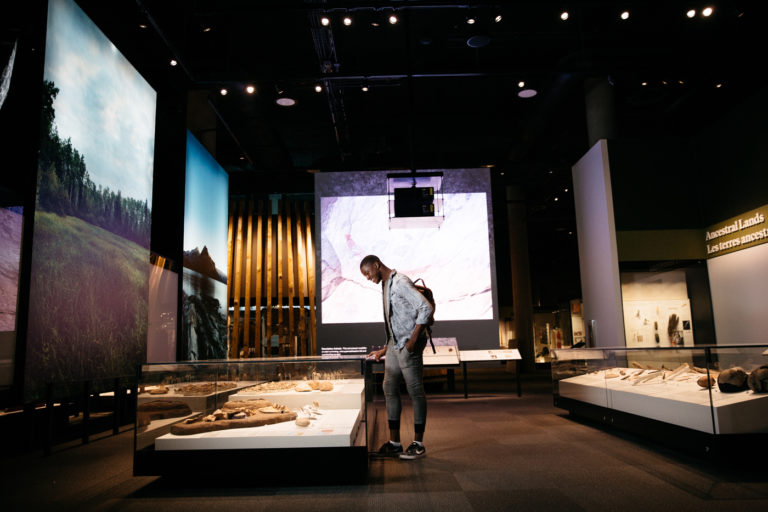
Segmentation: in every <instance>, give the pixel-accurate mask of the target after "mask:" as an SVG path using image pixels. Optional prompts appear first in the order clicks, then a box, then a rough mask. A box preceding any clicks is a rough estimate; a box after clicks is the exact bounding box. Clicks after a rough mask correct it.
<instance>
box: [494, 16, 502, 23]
mask: <svg viewBox="0 0 768 512" xmlns="http://www.w3.org/2000/svg"><path fill="white" fill-rule="evenodd" d="M493 21H495V22H496V23H500V22H501V14H497V15H496V17H495V18H493Z"/></svg>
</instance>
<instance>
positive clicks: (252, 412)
mask: <svg viewBox="0 0 768 512" xmlns="http://www.w3.org/2000/svg"><path fill="white" fill-rule="evenodd" d="M296 417H297V414H296V413H295V412H291V411H290V410H289V409H288V408H287V407H286V406H284V405H279V404H273V403H271V402H270V401H269V400H262V399H257V400H238V401H232V402H226V403H225V404H224V405H223V406H222V407H221V409H217V410H216V411H214V413H213V414H209V415H208V416H205V417H200V416H198V417H197V418H190V419H188V420H187V421H185V422H183V423H179V424H176V425H172V426H171V434H175V435H179V436H186V435H190V434H201V433H203V432H213V431H215V430H227V429H230V428H247V427H260V426H262V425H270V424H273V423H282V422H284V421H292V420H295V419H296Z"/></svg>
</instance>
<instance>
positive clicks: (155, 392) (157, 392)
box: [147, 384, 168, 395]
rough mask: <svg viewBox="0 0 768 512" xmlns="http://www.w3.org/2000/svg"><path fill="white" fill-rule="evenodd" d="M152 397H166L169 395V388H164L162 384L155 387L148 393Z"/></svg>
mask: <svg viewBox="0 0 768 512" xmlns="http://www.w3.org/2000/svg"><path fill="white" fill-rule="evenodd" d="M147 393H149V394H150V395H164V394H166V393H168V388H167V387H165V386H163V385H162V384H161V385H159V386H155V387H154V388H152V389H150V390H149V391H147Z"/></svg>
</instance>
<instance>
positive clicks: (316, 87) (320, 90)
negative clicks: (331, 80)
mask: <svg viewBox="0 0 768 512" xmlns="http://www.w3.org/2000/svg"><path fill="white" fill-rule="evenodd" d="M315 92H323V86H322V85H320V84H317V85H315Z"/></svg>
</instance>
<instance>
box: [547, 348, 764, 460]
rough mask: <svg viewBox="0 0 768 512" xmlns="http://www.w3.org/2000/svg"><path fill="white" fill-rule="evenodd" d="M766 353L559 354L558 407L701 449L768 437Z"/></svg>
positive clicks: (686, 350)
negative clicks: (723, 443)
mask: <svg viewBox="0 0 768 512" xmlns="http://www.w3.org/2000/svg"><path fill="white" fill-rule="evenodd" d="M766 347H768V345H762V346H756V345H745V346H723V345H720V346H715V345H712V346H699V347H669V348H656V349H640V348H601V349H568V350H557V349H555V350H553V357H552V362H551V363H552V378H553V382H554V396H555V405H556V406H558V407H561V408H563V409H567V410H568V411H570V412H571V413H573V414H576V415H581V416H586V417H588V418H590V419H594V420H597V421H600V422H605V423H608V424H611V425H614V426H617V427H620V428H624V429H627V430H632V431H635V432H637V433H641V434H643V435H651V436H652V437H657V438H658V439H659V440H664V441H670V442H672V443H674V444H678V443H680V442H684V443H689V442H690V443H693V444H692V446H691V448H693V450H695V451H704V452H710V451H712V450H713V448H715V447H717V446H720V447H722V446H723V445H722V441H723V440H725V439H727V440H728V441H729V442H734V441H744V440H746V439H752V438H755V437H760V438H766V437H768V351H767V350H766Z"/></svg>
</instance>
